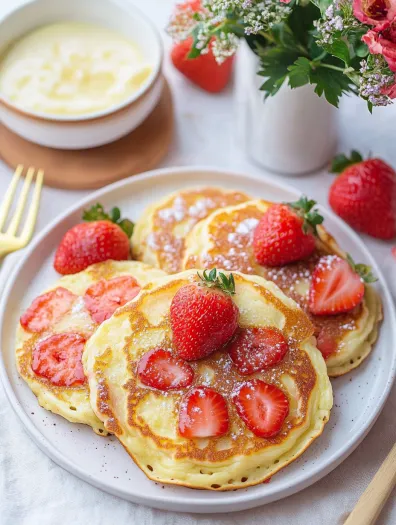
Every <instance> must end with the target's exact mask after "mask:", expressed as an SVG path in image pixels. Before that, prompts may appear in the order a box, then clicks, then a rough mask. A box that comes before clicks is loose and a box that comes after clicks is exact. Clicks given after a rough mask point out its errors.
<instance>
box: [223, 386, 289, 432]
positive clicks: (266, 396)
mask: <svg viewBox="0 0 396 525" xmlns="http://www.w3.org/2000/svg"><path fill="white" fill-rule="evenodd" d="M233 401H234V404H235V407H236V409H237V412H238V414H239V417H240V418H241V419H242V421H243V422H244V423H245V425H246V426H247V427H248V429H249V430H251V431H252V432H253V434H255V435H256V436H259V437H262V438H270V437H273V436H276V435H277V434H279V432H280V430H281V428H282V425H283V422H284V421H285V419H286V417H287V416H288V414H289V400H288V399H287V396H286V395H285V394H284V393H283V392H282V390H280V389H279V388H278V387H276V386H274V385H269V384H268V383H264V381H261V379H253V380H251V381H247V382H246V383H243V384H242V385H241V387H239V388H238V390H237V391H236V392H235V394H234V396H233Z"/></svg>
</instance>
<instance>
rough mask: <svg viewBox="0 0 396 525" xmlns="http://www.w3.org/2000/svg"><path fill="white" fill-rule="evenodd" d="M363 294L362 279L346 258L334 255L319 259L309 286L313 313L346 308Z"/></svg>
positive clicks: (328, 313)
mask: <svg viewBox="0 0 396 525" xmlns="http://www.w3.org/2000/svg"><path fill="white" fill-rule="evenodd" d="M363 296H364V284H363V281H362V279H361V277H360V276H359V275H358V274H357V273H356V272H355V271H354V270H353V269H352V267H351V265H350V264H349V263H348V262H347V261H345V260H344V259H341V258H340V257H338V256H336V255H326V256H325V257H322V258H321V259H320V261H319V263H318V264H317V265H316V267H315V269H314V272H313V274H312V281H311V286H310V290H309V309H310V311H311V312H312V313H313V314H315V315H333V314H339V313H342V312H349V311H350V310H352V309H353V308H355V306H357V305H358V304H360V303H361V302H362V299H363Z"/></svg>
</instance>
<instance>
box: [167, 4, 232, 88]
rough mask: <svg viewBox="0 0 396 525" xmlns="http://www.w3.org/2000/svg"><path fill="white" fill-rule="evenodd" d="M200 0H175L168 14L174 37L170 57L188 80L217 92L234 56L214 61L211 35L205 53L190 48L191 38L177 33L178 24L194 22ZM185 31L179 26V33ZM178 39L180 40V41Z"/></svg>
mask: <svg viewBox="0 0 396 525" xmlns="http://www.w3.org/2000/svg"><path fill="white" fill-rule="evenodd" d="M204 10H205V8H204V6H203V5H202V2H201V0H187V1H186V2H181V3H178V4H177V5H176V7H175V9H174V12H173V14H172V17H171V20H170V23H169V26H168V32H169V34H170V35H171V36H172V37H173V38H174V40H175V41H176V42H175V44H174V45H173V47H172V51H171V60H172V62H173V65H174V66H175V68H176V69H178V70H179V71H180V73H182V74H183V75H184V76H185V77H186V78H188V79H189V80H190V81H191V82H193V83H194V84H196V85H197V86H199V87H200V88H201V89H204V90H205V91H209V93H218V92H219V91H222V90H223V89H224V88H225V87H226V86H227V84H228V82H229V80H230V78H231V74H232V67H233V63H234V57H229V58H226V59H225V60H224V61H223V62H222V63H221V64H219V63H218V62H217V61H216V58H215V56H214V54H213V50H212V44H213V42H214V41H215V38H214V37H213V38H212V40H211V42H210V44H209V46H208V49H207V53H202V54H200V52H199V51H197V49H196V48H195V49H193V38H192V37H188V38H186V39H184V38H185V37H184V36H182V40H181V35H180V28H184V29H185V28H188V27H190V28H191V29H192V28H193V26H194V25H196V21H195V20H194V15H196V13H200V12H202V11H204ZM184 32H185V31H184V30H183V31H182V33H184ZM180 40H181V41H180Z"/></svg>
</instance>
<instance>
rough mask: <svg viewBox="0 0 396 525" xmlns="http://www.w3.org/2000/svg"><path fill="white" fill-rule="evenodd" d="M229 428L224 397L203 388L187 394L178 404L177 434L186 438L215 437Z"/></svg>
mask: <svg viewBox="0 0 396 525" xmlns="http://www.w3.org/2000/svg"><path fill="white" fill-rule="evenodd" d="M228 427H229V418H228V409H227V403H226V400H225V399H224V397H223V396H222V395H221V394H219V393H218V392H216V390H213V389H212V388H208V387H205V386H197V387H195V388H192V389H191V390H190V392H188V393H187V394H186V395H185V396H184V398H183V399H182V402H181V404H180V411H179V432H180V435H182V436H183V437H186V438H205V437H217V436H222V435H223V434H226V432H227V431H228Z"/></svg>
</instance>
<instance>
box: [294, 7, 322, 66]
mask: <svg viewBox="0 0 396 525" xmlns="http://www.w3.org/2000/svg"><path fill="white" fill-rule="evenodd" d="M319 17H320V12H319V10H318V7H317V6H316V5H314V2H309V3H307V4H306V5H300V4H295V5H293V10H292V12H291V14H290V16H289V19H288V25H289V27H290V31H291V33H292V34H293V35H294V39H295V41H296V42H299V43H300V44H302V45H303V46H305V47H309V43H310V41H312V35H311V32H312V28H313V22H314V20H317V19H318V18H319ZM312 58H314V56H312Z"/></svg>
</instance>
